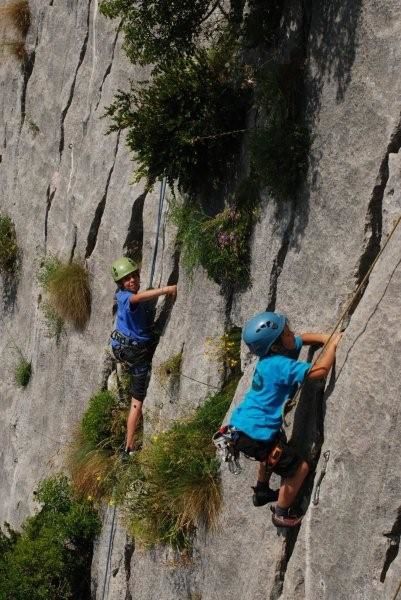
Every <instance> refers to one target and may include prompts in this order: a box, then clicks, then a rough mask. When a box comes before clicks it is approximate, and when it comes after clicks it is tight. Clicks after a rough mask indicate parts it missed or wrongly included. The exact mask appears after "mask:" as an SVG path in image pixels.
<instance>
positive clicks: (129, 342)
mask: <svg viewBox="0 0 401 600" xmlns="http://www.w3.org/2000/svg"><path fill="white" fill-rule="evenodd" d="M110 338H111V339H112V340H115V341H116V342H118V343H119V344H121V346H139V347H140V346H141V342H138V341H137V340H134V339H132V338H129V337H128V336H126V335H124V334H123V333H121V332H120V331H117V330H116V329H115V330H114V331H112V332H111V334H110ZM142 345H143V344H142Z"/></svg>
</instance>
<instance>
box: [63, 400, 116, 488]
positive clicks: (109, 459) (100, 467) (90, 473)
mask: <svg viewBox="0 0 401 600" xmlns="http://www.w3.org/2000/svg"><path fill="white" fill-rule="evenodd" d="M127 416H128V408H127V407H126V406H125V405H124V404H122V403H121V402H120V401H119V400H118V399H117V398H116V396H114V395H113V394H111V393H110V392H108V391H101V392H98V393H97V394H95V395H94V396H92V398H91V399H90V401H89V407H88V409H87V411H86V412H85V414H84V416H83V418H82V421H81V424H80V426H79V429H78V430H77V431H76V433H75V435H74V436H73V439H72V442H71V445H70V448H69V452H68V455H67V466H68V469H69V472H70V475H71V479H72V482H73V485H74V488H75V489H76V490H77V491H78V492H79V493H80V494H81V495H83V496H90V497H92V498H97V499H101V498H105V499H110V498H111V495H112V490H113V488H114V486H115V483H116V479H117V478H118V476H119V470H120V468H121V464H120V458H119V452H120V451H121V450H122V448H123V447H124V441H125V431H126V423H127Z"/></svg>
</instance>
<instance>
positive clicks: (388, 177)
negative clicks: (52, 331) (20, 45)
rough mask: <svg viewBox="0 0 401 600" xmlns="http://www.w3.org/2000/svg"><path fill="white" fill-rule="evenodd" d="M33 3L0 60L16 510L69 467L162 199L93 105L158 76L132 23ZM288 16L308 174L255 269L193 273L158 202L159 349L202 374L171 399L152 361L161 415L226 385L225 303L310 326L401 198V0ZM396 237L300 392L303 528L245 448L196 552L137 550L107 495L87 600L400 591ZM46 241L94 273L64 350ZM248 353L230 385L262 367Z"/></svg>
mask: <svg viewBox="0 0 401 600" xmlns="http://www.w3.org/2000/svg"><path fill="white" fill-rule="evenodd" d="M30 6H31V12H32V25H31V27H30V30H29V33H28V38H27V46H26V47H27V53H28V57H27V60H26V61H24V62H23V67H22V68H21V63H20V62H19V61H18V60H17V59H16V58H15V57H7V58H6V59H5V58H2V59H1V63H0V81H1V88H0V89H1V95H0V104H1V112H0V144H1V150H0V155H1V157H0V158H1V160H0V210H1V211H5V212H7V213H8V214H9V215H10V216H11V217H12V219H13V220H14V222H15V225H16V232H17V238H18V242H19V245H20V247H21V249H22V262H21V273H20V276H19V280H18V282H17V284H16V285H12V283H11V282H10V281H7V280H6V279H4V280H2V281H1V293H2V298H3V309H2V316H1V319H0V331H1V337H0V348H1V362H0V374H1V376H0V398H1V410H0V433H1V439H2V444H1V451H0V452H1V453H0V466H1V470H0V473H1V475H0V477H1V485H0V520H1V521H4V520H7V521H10V522H11V523H12V524H14V525H16V526H18V525H19V524H20V523H21V521H22V520H23V518H24V517H25V516H26V515H27V514H29V513H30V512H31V511H32V510H33V502H32V491H33V490H34V488H35V485H36V484H37V482H38V481H39V480H40V479H41V478H43V477H44V476H46V475H48V474H49V473H51V472H53V471H54V470H56V469H58V468H59V467H60V466H61V465H62V461H63V450H64V448H65V445H66V443H67V442H68V440H69V438H70V436H71V432H72V430H73V428H74V426H75V425H76V423H77V422H78V420H79V418H80V415H81V414H82V413H83V411H84V410H85V408H86V405H87V402H88V398H89V397H90V395H91V393H93V392H94V391H95V390H96V389H98V388H99V386H100V385H101V384H102V383H103V382H104V380H105V379H106V378H107V376H108V375H109V367H108V360H107V352H106V346H107V340H108V335H109V332H110V328H111V326H112V316H111V305H112V294H113V283H112V281H111V278H110V276H109V264H110V263H111V262H112V260H113V259H114V258H115V257H116V256H118V255H119V254H121V253H122V251H123V250H124V249H125V248H127V247H129V246H130V245H132V244H139V245H140V246H142V255H143V280H144V283H145V285H146V283H147V281H148V277H149V270H150V263H151V256H152V249H153V247H154V243H155V236H156V220H157V218H156V217H157V194H158V190H157V189H155V191H154V192H152V193H145V192H144V190H143V187H141V185H139V184H132V183H131V180H132V173H133V171H134V170H135V164H133V163H132V161H131V157H130V155H129V152H128V150H127V148H126V146H125V142H124V139H123V136H122V135H118V134H111V135H110V136H108V137H105V136H104V133H105V130H106V128H107V123H106V122H105V120H104V119H101V116H102V114H103V113H104V107H105V106H107V105H108V104H110V102H111V101H112V98H113V94H114V92H115V91H116V89H117V88H119V87H121V88H124V86H125V84H126V82H127V80H128V79H130V78H131V79H137V80H139V79H141V78H142V77H144V76H146V72H144V71H143V70H141V69H139V68H134V67H133V66H132V64H130V63H128V61H127V60H126V59H125V57H124V53H123V52H122V50H121V44H122V39H121V35H120V33H119V31H116V30H115V26H114V24H113V23H110V22H107V21H105V19H104V18H103V17H101V16H100V15H99V13H98V2H97V0H81V2H78V1H76V0H68V1H67V2H62V1H61V0H49V1H48V2H46V3H43V2H39V1H38V0H32V2H31V3H30ZM288 15H289V17H288V23H287V26H288V31H291V32H292V34H291V35H292V36H294V35H295V36H300V37H302V38H303V39H304V43H305V47H306V50H307V66H306V69H307V98H306V102H307V110H308V114H309V118H310V122H311V124H312V132H313V144H312V151H311V157H310V169H309V175H308V182H307V185H306V187H305V189H304V191H303V192H302V195H301V197H299V198H298V200H297V202H294V203H292V204H286V205H285V206H282V205H278V204H276V203H275V201H274V199H271V198H265V202H264V204H263V211H262V215H261V218H260V220H259V222H258V224H257V225H256V227H255V230H254V233H253V238H252V263H251V276H252V286H251V287H250V289H249V290H248V291H246V292H244V293H242V294H237V295H235V296H234V298H232V299H230V302H227V299H226V298H225V297H224V296H223V295H221V293H220V290H219V287H218V286H217V285H216V284H214V283H212V282H211V281H210V280H209V279H208V278H207V276H206V274H205V273H204V272H203V271H202V270H198V272H197V273H196V275H195V278H194V280H193V281H192V282H191V281H189V280H188V278H187V276H186V274H185V272H184V271H183V269H182V267H181V265H180V263H179V256H178V255H177V252H176V249H175V244H174V239H175V237H174V236H175V231H174V229H173V227H172V226H171V225H169V224H168V223H167V221H166V220H165V219H164V225H163V227H162V231H161V233H160V239H159V251H158V254H157V262H156V277H155V283H156V284H158V283H159V282H162V283H166V282H167V280H168V279H169V278H170V279H171V280H174V279H175V280H177V281H178V288H179V293H178V297H177V301H176V303H175V304H174V306H173V308H172V309H170V308H168V307H167V308H166V310H165V318H166V325H165V329H164V332H163V335H162V338H161V340H160V343H159V346H158V348H157V351H156V355H155V358H154V364H156V365H157V364H159V363H161V362H162V361H163V360H166V358H168V357H169V356H171V354H172V353H176V352H179V351H180V350H181V349H182V350H183V363H182V372H183V373H184V374H186V375H187V376H188V377H191V378H192V379H189V378H188V377H182V378H181V380H180V386H179V390H178V392H177V393H176V394H175V395H174V398H171V397H170V396H169V395H168V394H167V393H166V391H165V390H164V389H163V388H162V387H161V386H160V384H159V382H158V381H157V379H156V378H155V377H154V378H152V380H151V383H150V388H149V393H148V397H147V400H146V405H147V411H148V416H149V417H151V418H152V419H156V418H157V419H158V420H159V422H168V421H169V420H171V419H174V418H175V417H176V416H178V415H180V414H182V413H183V412H185V411H186V410H187V409H188V406H197V405H199V404H200V403H201V402H202V401H203V400H204V399H205V397H206V396H207V394H208V387H207V385H203V384H199V383H197V382H196V381H194V380H199V381H201V382H203V383H206V384H208V385H211V386H213V385H215V386H216V385H218V384H219V383H220V378H221V374H220V373H219V371H218V369H217V367H216V366H214V365H213V363H212V362H211V361H210V360H208V358H207V355H206V354H205V340H206V338H207V337H208V336H215V335H221V334H222V333H223V331H224V325H225V323H226V322H227V320H231V322H232V323H234V324H235V325H238V326H241V325H242V324H243V322H244V320H245V319H246V318H247V317H249V316H250V315H252V314H253V313H254V312H255V311H258V310H261V309H262V310H263V309H265V308H266V307H267V306H269V307H271V308H277V309H281V310H283V311H285V312H286V313H287V314H288V315H289V316H290V317H291V322H292V325H293V326H294V328H295V329H296V330H297V331H301V330H315V331H316V330H329V329H330V327H331V326H332V325H334V323H335V322H336V318H337V317H338V315H339V313H340V312H341V308H342V307H343V306H344V305H345V303H346V301H347V299H348V298H349V296H350V295H351V294H352V292H353V291H354V289H355V288H356V286H357V284H358V282H359V281H360V280H361V279H362V277H363V276H364V274H365V273H366V271H367V269H368V268H369V266H370V264H371V263H372V261H373V259H374V257H375V256H376V255H377V252H378V251H379V249H380V248H381V247H382V245H383V243H384V241H385V239H386V235H387V234H388V232H389V231H390V229H391V226H392V223H393V221H394V218H396V217H398V215H399V214H400V212H401V162H400V157H399V155H398V151H399V148H400V146H401V122H400V109H401V77H400V65H401V46H400V43H399V40H400V36H401V7H400V5H399V2H397V1H396V0H387V2H385V3H379V2H377V0H352V1H346V0H344V1H343V2H340V1H339V0H334V1H331V2H329V1H328V0H326V1H323V2H314V1H312V2H300V3H299V5H298V3H297V2H292V3H289V10H288ZM164 216H165V215H164ZM400 247H401V231H400V230H397V232H396V234H395V236H394V238H392V240H391V242H390V244H389V245H388V247H387V248H386V250H385V252H384V254H383V256H382V257H381V258H380V260H379V261H378V263H377V265H376V266H375V268H374V270H373V272H372V274H371V276H370V278H369V283H368V285H367V287H366V288H365V290H364V293H363V296H362V298H361V299H360V301H359V303H358V305H357V306H356V307H355V309H354V312H353V314H352V317H351V320H350V324H349V326H348V327H347V329H346V332H345V336H344V340H343V343H342V345H341V347H340V349H339V352H338V361H337V366H336V371H335V374H334V375H333V377H332V380H331V382H330V384H329V386H328V389H327V391H326V393H325V396H324V399H322V397H321V390H319V389H315V388H311V389H309V390H306V393H305V394H304V395H303V397H302V400H301V402H300V404H299V405H298V407H297V411H296V413H295V415H293V427H294V435H296V436H298V438H299V439H300V442H301V443H302V444H304V445H305V447H308V448H310V447H312V446H313V444H315V445H316V444H317V450H319V446H320V444H321V443H322V444H323V445H322V450H323V451H325V450H330V459H329V462H328V464H327V472H326V475H325V478H324V480H323V481H322V484H321V490H320V501H319V504H318V505H317V506H310V507H309V509H308V511H307V514H306V517H305V520H304V522H303V525H302V527H301V529H300V532H299V534H298V536H297V538H296V539H294V538H291V539H283V538H282V537H277V535H276V531H275V529H274V528H273V526H272V525H271V522H270V516H269V511H268V510H267V509H264V508H259V509H256V508H254V507H253V506H252V505H251V502H250V488H249V486H250V485H251V484H252V482H253V479H254V473H253V468H254V465H252V464H248V463H244V467H245V468H244V472H243V473H242V474H241V475H240V476H238V477H233V476H232V475H230V474H229V473H228V472H226V471H225V470H223V473H222V478H223V488H224V506H223V510H222V514H221V527H220V529H219V531H218V532H217V533H215V534H213V535H212V534H209V533H205V532H199V535H198V536H197V539H196V543H195V549H194V556H193V560H192V561H191V562H189V563H187V564H183V563H182V562H180V561H179V560H177V557H176V556H175V555H174V553H173V552H172V551H171V550H167V549H158V550H154V551H152V552H149V551H145V550H143V549H141V548H140V547H138V545H136V544H135V540H130V539H128V538H127V534H126V532H125V531H124V528H123V527H122V525H121V524H120V523H119V522H118V519H117V521H115V520H114V521H113V516H114V512H113V511H112V510H108V511H106V512H105V515H104V529H103V533H102V535H101V537H100V539H99V540H98V543H97V548H96V553H95V557H94V564H93V589H94V594H95V597H96V598H98V599H102V600H104V599H105V598H108V599H109V600H111V599H113V600H114V599H115V600H117V599H127V600H128V599H131V600H151V599H152V600H153V599H154V598H156V597H159V598H161V599H162V600H200V599H202V600H212V599H215V598H217V597H218V598H219V599H221V600H226V599H229V598H230V599H232V598H235V599H237V598H238V599H241V600H248V599H252V600H262V599H263V600H266V599H270V600H275V599H277V598H282V599H286V600H295V599H300V598H304V599H306V600H315V599H316V600H317V599H318V598H324V599H326V600H332V599H334V598H335V599H336V600H337V599H348V598H360V599H364V600H373V599H376V598H390V597H391V595H392V594H393V593H394V592H395V590H396V589H397V586H398V584H399V581H400V580H401V563H400V557H399V556H398V545H399V540H400V534H401V528H400V518H399V511H400V507H401V499H400V498H401V496H400V487H401V486H400V484H401V481H400V472H401V464H400V463H401V458H400V451H399V450H400V439H401V423H400V422H399V418H398V417H399V413H400V410H399V401H400V392H401V388H400V382H399V377H398V372H399V370H400V356H401V327H400V322H399V314H400V307H401V301H400V294H399V290H400V286H401V266H400V261H401V255H400ZM46 253H47V254H57V255H58V256H60V257H62V258H65V259H67V260H68V259H69V258H71V257H73V256H75V257H80V258H82V259H85V260H86V263H87V266H88V268H89V271H90V273H91V278H92V290H93V305H92V315H91V319H90V322H89V325H88V327H87V329H86V330H85V332H84V333H77V332H75V331H73V330H67V331H66V333H65V334H64V335H63V336H62V337H61V340H60V343H59V344H58V345H57V344H56V341H55V340H54V339H52V338H49V337H48V335H47V333H46V327H45V324H44V322H43V315H42V312H41V309H40V304H41V290H40V288H39V286H38V283H37V281H36V276H35V273H36V272H37V268H38V265H39V263H40V260H41V259H42V257H43V256H44V255H45V254H46ZM161 308H163V305H162V306H161ZM15 345H18V347H19V348H20V349H21V350H22V352H23V353H24V355H25V356H27V357H29V358H30V359H31V360H32V365H33V377H32V381H31V383H30V384H29V387H28V388H27V389H26V390H24V391H21V390H18V389H17V388H16V387H15V385H14V382H13V371H14V367H15V363H16V360H17V356H16V351H15ZM248 359H249V357H246V356H244V376H243V378H242V380H241V382H240V384H239V387H238V390H237V394H236V398H235V401H239V399H240V398H241V394H242V393H243V392H244V390H245V389H246V386H247V385H248V384H249V380H250V377H251V372H252V366H253V365H252V364H250V363H249V360H248ZM320 468H321V464H320V463H319V465H318V468H317V470H318V472H319V470H320ZM117 517H118V515H117ZM111 529H113V530H115V531H114V535H113V536H112V540H113V544H112V546H110V544H109V540H110V532H111ZM384 533H390V536H385V535H383V534H384ZM106 564H107V569H106ZM105 575H106V577H105Z"/></svg>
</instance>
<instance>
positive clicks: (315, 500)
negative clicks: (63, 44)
mask: <svg viewBox="0 0 401 600" xmlns="http://www.w3.org/2000/svg"><path fill="white" fill-rule="evenodd" d="M329 458H330V450H326V452H324V453H323V460H324V462H323V467H322V470H321V471H320V475H319V479H318V480H317V483H316V487H315V492H314V494H313V499H312V504H313V506H317V505H318V504H319V495H320V485H321V483H322V481H323V479H324V476H325V475H326V470H327V463H328V462H329Z"/></svg>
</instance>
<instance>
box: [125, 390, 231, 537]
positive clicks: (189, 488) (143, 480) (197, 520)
mask: <svg viewBox="0 0 401 600" xmlns="http://www.w3.org/2000/svg"><path fill="white" fill-rule="evenodd" d="M236 384H237V380H235V381H232V382H231V384H230V385H229V386H227V387H226V388H225V389H224V390H223V391H222V392H220V393H218V394H215V395H213V396H211V397H210V398H209V399H208V400H207V401H206V402H205V403H204V405H203V406H201V407H200V408H198V409H197V411H196V412H195V414H194V416H193V417H192V418H190V419H188V420H185V421H176V422H175V423H173V425H172V426H171V428H170V429H168V430H167V431H165V432H163V433H160V434H159V435H154V436H152V437H151V438H150V440H148V443H147V444H145V445H144V448H143V450H142V452H141V453H140V454H137V455H135V456H134V459H133V460H132V461H131V462H130V464H129V465H128V467H127V469H126V470H125V472H124V473H123V474H122V476H121V478H120V480H119V484H118V486H117V490H116V495H117V500H118V501H119V502H120V503H122V505H123V510H124V513H125V516H126V520H127V524H128V526H129V528H130V529H131V531H132V533H133V535H134V536H135V537H136V539H138V540H140V541H142V542H143V543H144V544H145V545H153V544H158V543H162V544H170V545H172V546H173V547H176V548H183V547H188V546H190V544H191V540H192V537H193V535H194V533H195V531H196V528H197V526H199V525H200V524H202V525H203V526H205V527H213V526H215V525H216V523H217V517H218V512H219V508H220V504H221V489H220V479H219V463H218V461H217V460H216V453H215V448H214V446H213V444H212V443H211V437H212V435H213V433H214V432H215V430H216V429H217V428H218V427H219V426H220V425H221V421H222V420H223V418H224V415H225V414H226V412H227V410H228V408H229V406H230V403H231V400H232V397H233V394H234V391H235V387H236Z"/></svg>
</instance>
